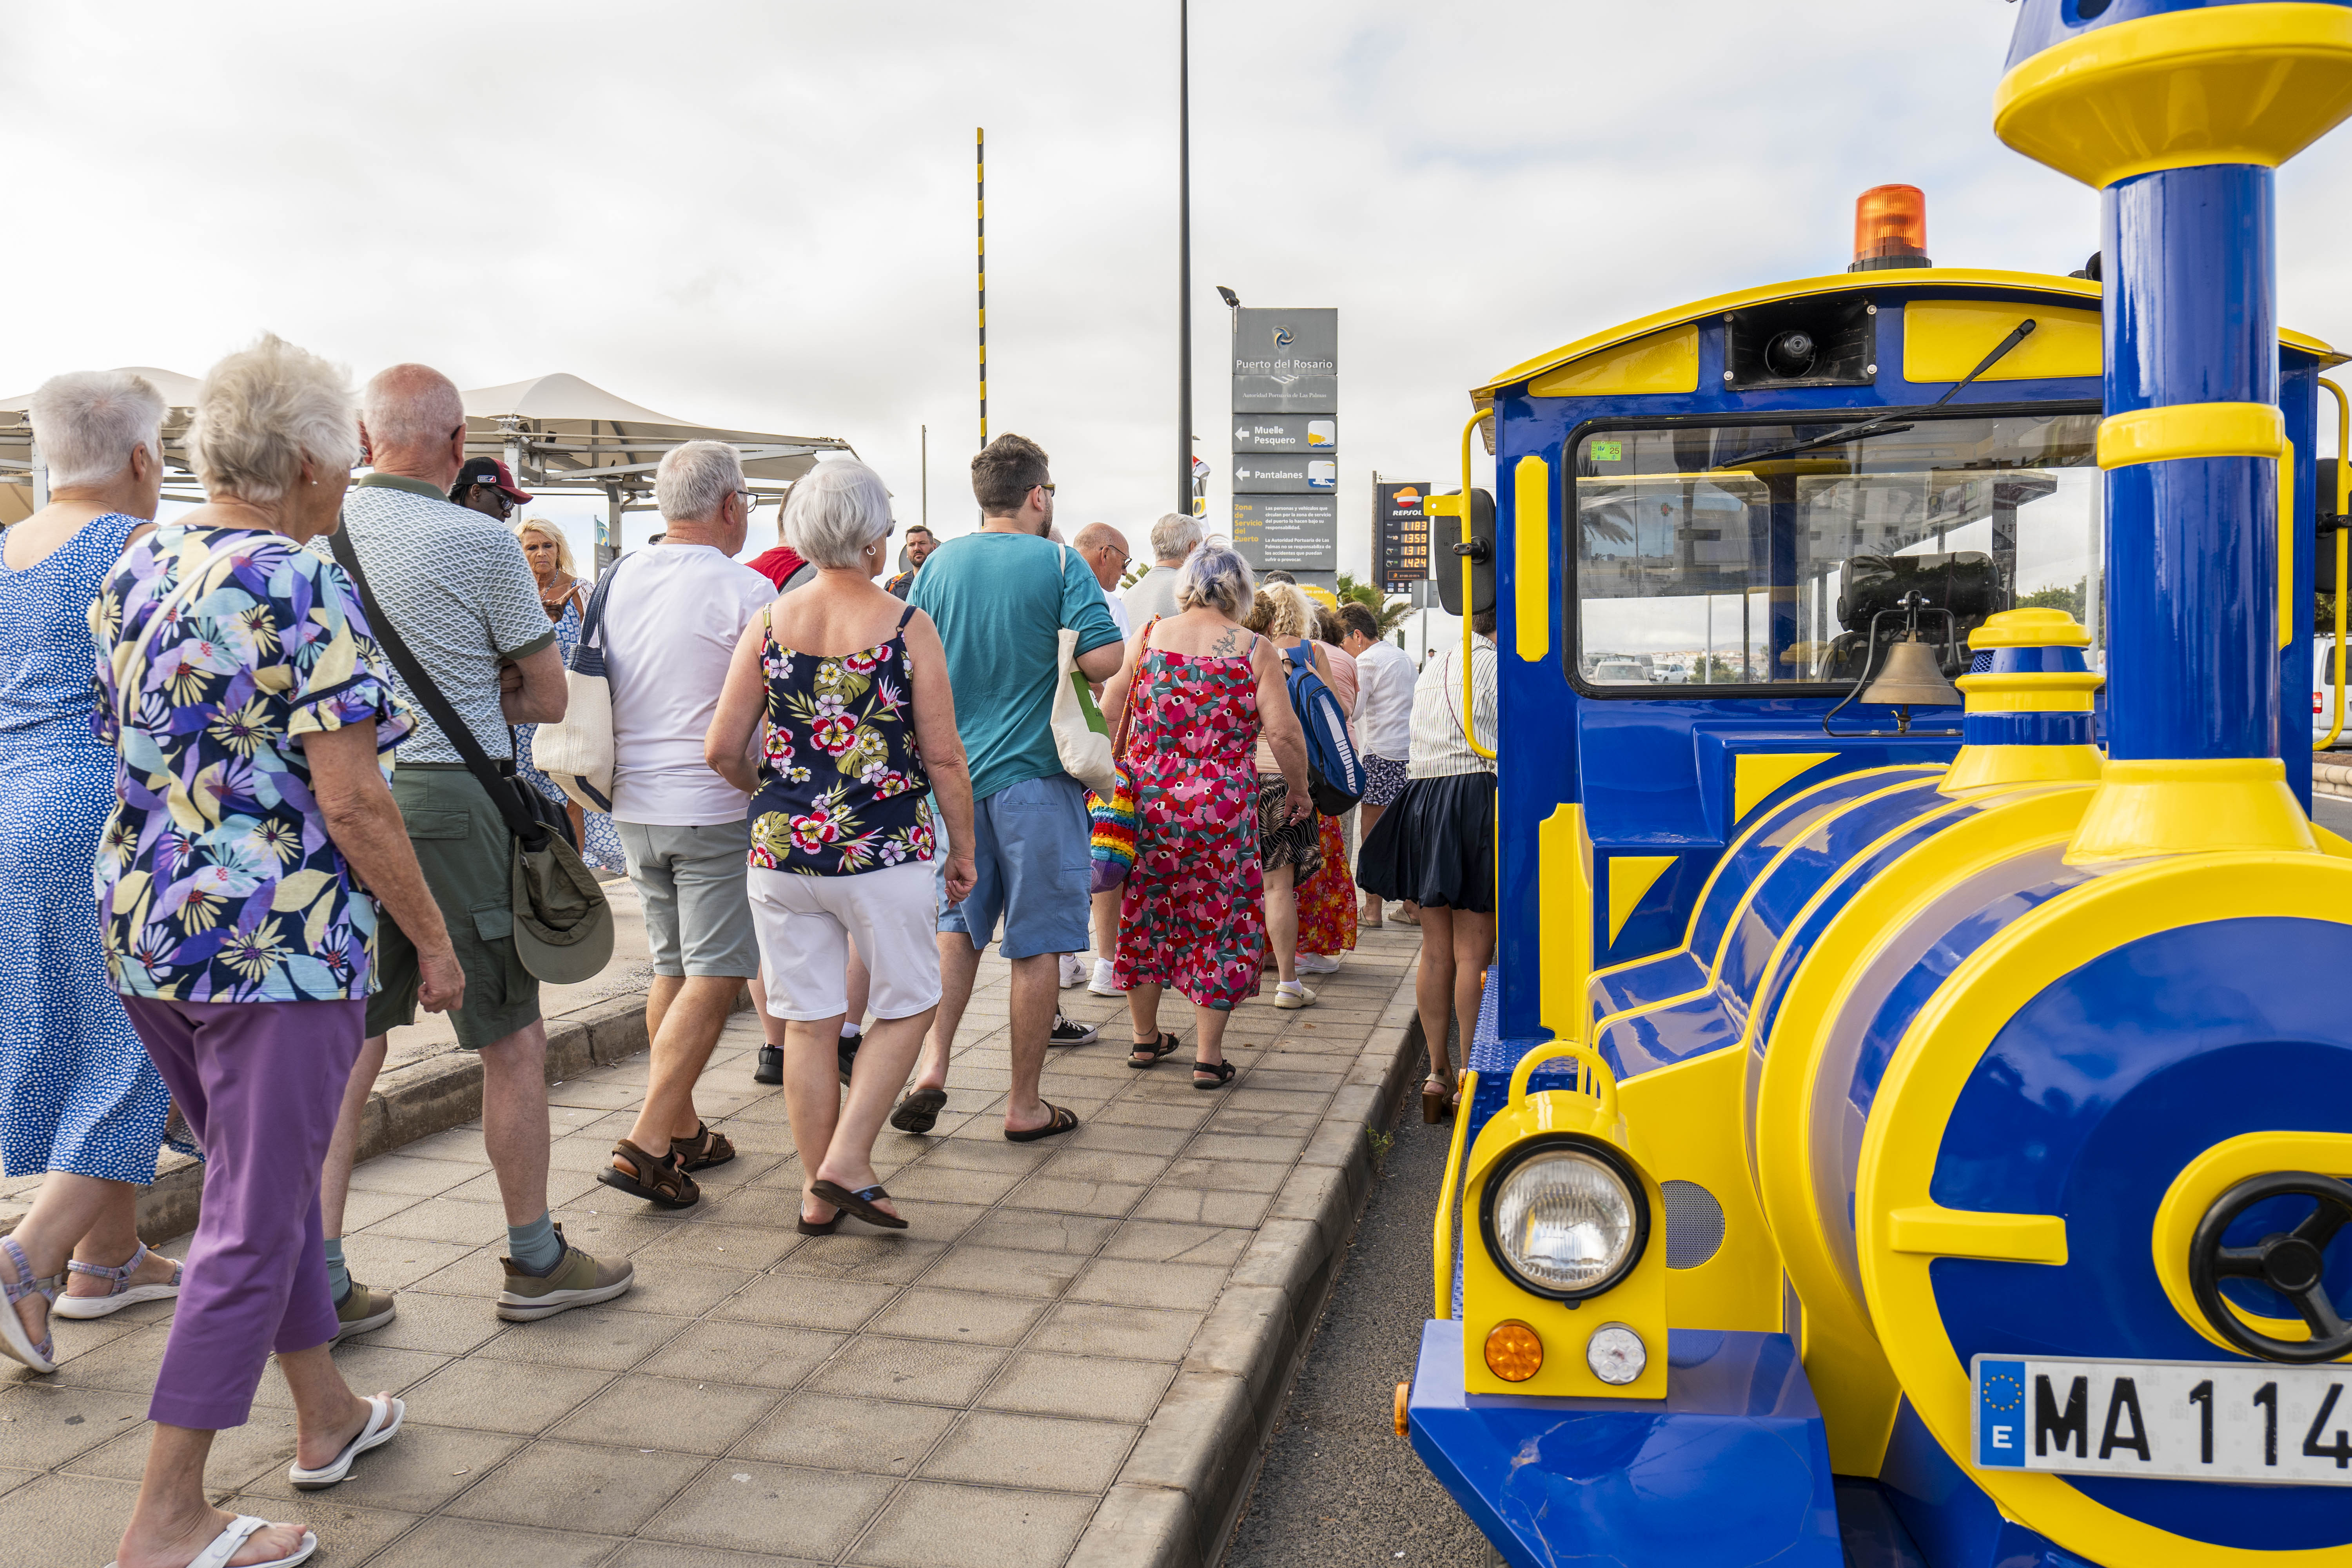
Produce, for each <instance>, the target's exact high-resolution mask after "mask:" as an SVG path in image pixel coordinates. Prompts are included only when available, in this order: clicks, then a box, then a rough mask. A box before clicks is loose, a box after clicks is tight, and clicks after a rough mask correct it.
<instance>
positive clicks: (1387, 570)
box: [1372, 482, 1429, 594]
mask: <svg viewBox="0 0 2352 1568" xmlns="http://www.w3.org/2000/svg"><path fill="white" fill-rule="evenodd" d="M1428 494H1429V486H1428V485H1426V484H1414V483H1410V482H1402V483H1388V482H1383V483H1381V484H1377V485H1374V486H1373V487H1372V540H1373V543H1374V546H1375V549H1376V552H1377V554H1378V557H1379V560H1378V565H1379V568H1380V574H1381V592H1383V593H1388V594H1409V593H1411V592H1412V585H1413V584H1415V583H1420V582H1424V581H1426V580H1427V579H1428V577H1429V518H1428V515H1427V514H1426V513H1425V512H1424V510H1423V507H1422V501H1423V500H1424V499H1425V498H1426V497H1427V496H1428Z"/></svg>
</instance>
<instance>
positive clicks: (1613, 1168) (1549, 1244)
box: [1479, 1138, 1650, 1301]
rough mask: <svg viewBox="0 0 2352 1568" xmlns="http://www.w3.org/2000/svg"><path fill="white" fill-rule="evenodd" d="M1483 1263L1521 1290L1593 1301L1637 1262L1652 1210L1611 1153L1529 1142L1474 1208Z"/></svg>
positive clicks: (1582, 1144)
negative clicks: (1482, 1238)
mask: <svg viewBox="0 0 2352 1568" xmlns="http://www.w3.org/2000/svg"><path fill="white" fill-rule="evenodd" d="M1479 1222H1480V1225H1481V1226H1482V1227H1483V1228H1484V1230H1485V1232H1486V1250H1487V1253H1488V1255H1489V1256H1491V1257H1492V1258H1495V1259H1496V1261H1497V1262H1498V1263H1500V1264H1501V1265H1502V1266H1503V1269H1504V1271H1505V1272H1506V1273H1507V1274H1508V1275H1510V1277H1511V1279H1513V1281H1514V1282H1515V1283H1517V1285H1518V1286H1519V1287H1520V1288H1521V1289H1526V1290H1529V1291H1532V1292H1533V1293H1534V1294H1536V1295H1538V1296H1546V1297H1549V1298H1550V1299H1551V1300H1556V1301H1575V1300H1582V1299H1583V1298H1585V1297H1587V1296H1595V1295H1599V1294H1600V1293H1601V1291H1603V1290H1606V1289H1609V1288H1610V1287H1611V1286H1612V1285H1614V1284H1616V1283H1617V1282H1618V1281H1619V1280H1621V1279H1623V1278H1624V1277H1625V1276H1626V1274H1627V1273H1628V1272H1630V1271H1631V1270H1632V1268H1633V1265H1634V1264H1635V1263H1637V1262H1639V1261H1640V1260H1641V1257H1642V1248H1643V1245H1644V1244H1645V1243H1646V1242H1647V1241H1648V1240H1649V1234H1650V1205H1649V1202H1648V1200H1647V1199H1646V1198H1645V1197H1644V1196H1643V1192H1642V1183H1641V1178H1640V1177H1639V1176H1638V1175H1637V1174H1636V1173H1634V1171H1633V1167H1632V1166H1631V1165H1630V1164H1629V1163H1627V1162H1626V1160H1625V1157H1624V1156H1623V1155H1622V1154H1620V1153H1619V1152H1617V1151H1616V1150H1615V1149H1613V1148H1610V1147H1608V1146H1606V1145H1603V1144H1601V1143H1598V1142H1588V1141H1586V1140H1584V1139H1580V1138H1543V1139H1535V1140H1531V1141H1530V1142H1527V1143H1526V1144H1523V1145H1522V1146H1520V1147H1519V1148H1518V1149H1517V1150H1515V1151H1513V1152H1511V1154H1510V1155H1508V1156H1507V1158H1506V1159H1505V1160H1504V1162H1503V1163H1502V1164H1501V1165H1500V1166H1499V1167H1497V1169H1496V1172H1495V1173H1494V1175H1492V1176H1491V1177H1489V1178H1488V1179H1487V1181H1486V1193H1485V1197H1484V1199H1483V1201H1482V1202H1481V1204H1480V1205H1479Z"/></svg>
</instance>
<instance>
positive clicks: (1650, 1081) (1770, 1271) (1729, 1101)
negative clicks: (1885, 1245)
mask: <svg viewBox="0 0 2352 1568" xmlns="http://www.w3.org/2000/svg"><path fill="white" fill-rule="evenodd" d="M1745 1056H1746V1053H1744V1052H1743V1051H1741V1050H1740V1049H1739V1047H1737V1046H1726V1047H1724V1048H1723V1049H1721V1050H1718V1051H1709V1052H1707V1053H1706V1055H1705V1056H1702V1057H1693V1058H1690V1060H1688V1061H1683V1062H1676V1063H1675V1065H1674V1066H1672V1067H1668V1068H1654V1069H1653V1070H1651V1071H1649V1072H1643V1073H1635V1074H1634V1075H1633V1077H1631V1078H1629V1079H1626V1080H1625V1081H1624V1082H1623V1083H1622V1084H1620V1085H1618V1086H1617V1093H1618V1098H1619V1100H1620V1102H1621V1103H1622V1105H1623V1106H1624V1108H1625V1120H1626V1121H1627V1122H1628V1123H1629V1124H1631V1125H1632V1126H1634V1127H1638V1128H1640V1129H1641V1132H1642V1152H1643V1156H1644V1160H1643V1164H1644V1168H1645V1169H1646V1170H1647V1171H1648V1172H1649V1173H1650V1174H1651V1175H1652V1176H1654V1177H1655V1178H1656V1179H1657V1181H1658V1182H1659V1183H1660V1184H1661V1185H1663V1184H1665V1183H1667V1182H1690V1183H1694V1184H1696V1185H1698V1186H1700V1187H1703V1188H1705V1189H1706V1193H1707V1195H1708V1196H1710V1197H1712V1198H1714V1199H1715V1201H1716V1203H1717V1205H1719V1206H1720V1207H1721V1208H1722V1210H1723V1243H1722V1245H1721V1246H1719V1247H1717V1248H1716V1249H1715V1255H1714V1256H1713V1257H1711V1258H1708V1259H1707V1260H1706V1262H1704V1263H1700V1264H1696V1265H1694V1266H1693V1267H1691V1268H1673V1267H1671V1266H1670V1267H1669V1268H1667V1270H1666V1321H1667V1323H1669V1324H1670V1325H1672V1326H1673V1327H1675V1328H1677V1329H1711V1330H1720V1331H1725V1332H1739V1333H1778V1332H1779V1331H1780V1249H1779V1248H1778V1247H1775V1246H1773V1244H1772V1233H1771V1231H1770V1230H1769V1228H1768V1227H1767V1226H1765V1224H1764V1208H1763V1205H1760V1204H1759V1203H1758V1202H1757V1201H1756V1185H1755V1183H1754V1182H1753V1181H1752V1180H1751V1179H1750V1177H1749V1175H1748V1159H1747V1154H1746V1148H1747V1140H1746V1139H1744V1138H1743V1137H1741V1136H1740V1130H1739V1123H1740V1118H1741V1116H1742V1115H1743V1114H1744V1113H1745V1111H1746V1110H1747V1097H1746V1094H1745V1092H1744V1089H1745V1084H1746V1080H1747V1063H1746V1060H1745ZM1660 1217H1661V1220H1662V1221H1663V1218H1664V1216H1663V1215H1661V1216H1660ZM1663 1229H1664V1226H1663V1224H1661V1226H1658V1227H1656V1228H1655V1229H1654V1231H1653V1240H1652V1245H1653V1246H1660V1245H1663V1243H1664V1236H1663Z"/></svg>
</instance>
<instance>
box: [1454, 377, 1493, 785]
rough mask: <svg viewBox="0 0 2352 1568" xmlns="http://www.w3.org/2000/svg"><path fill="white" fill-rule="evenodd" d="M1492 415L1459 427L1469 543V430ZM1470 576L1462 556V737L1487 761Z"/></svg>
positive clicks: (1487, 412) (1481, 413)
mask: <svg viewBox="0 0 2352 1568" xmlns="http://www.w3.org/2000/svg"><path fill="white" fill-rule="evenodd" d="M1494 416H1495V411H1494V409H1492V408H1491V407H1490V408H1481V409H1480V410H1478V412H1477V413H1475V414H1473V415H1472V416H1470V418H1469V420H1468V421H1467V422H1466V423H1465V425H1464V426H1462V533H1463V542H1464V543H1465V544H1467V543H1468V542H1469V534H1470V515H1471V509H1470V432H1471V431H1473V430H1475V429H1476V428H1478V426H1480V425H1481V424H1482V423H1484V422H1485V421H1486V420H1489V419H1492V418H1493V417H1494ZM1470 575H1471V559H1470V557H1469V556H1467V555H1465V556H1463V557H1462V738H1463V739H1464V740H1465V741H1467V742H1470V750H1471V751H1472V752H1474V753H1475V754H1476V755H1478V756H1480V757H1483V758H1485V759H1486V761H1487V762H1490V763H1491V762H1493V761H1494V760H1495V753H1494V752H1490V751H1488V750H1487V749H1486V747H1484V746H1482V745H1480V744H1479V743H1478V703H1477V699H1476V698H1475V697H1474V696H1473V695H1472V694H1471V689H1470V666H1471V664H1472V662H1473V658H1472V656H1473V653H1474V651H1475V648H1476V646H1477V643H1476V637H1477V634H1476V633H1475V631H1474V630H1473V629H1472V628H1473V626H1474V625H1475V622H1476V621H1477V618H1478V617H1477V616H1476V615H1475V614H1474V613H1473V612H1474V608H1475V606H1474V605H1473V602H1472V600H1471V597H1470Z"/></svg>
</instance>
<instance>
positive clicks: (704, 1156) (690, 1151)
mask: <svg viewBox="0 0 2352 1568" xmlns="http://www.w3.org/2000/svg"><path fill="white" fill-rule="evenodd" d="M669 1152H671V1153H672V1154H675V1155H677V1158H678V1161H679V1163H681V1164H683V1165H684V1166H685V1168H686V1169H688V1170H689V1171H707V1170H709V1168H710V1167H711V1166H713V1165H723V1164H725V1163H727V1162H728V1161H730V1160H732V1159H733V1158H734V1157H735V1145H734V1143H733V1142H732V1141H730V1139H729V1138H728V1136H727V1134H726V1133H724V1132H713V1131H711V1130H710V1126H709V1123H708V1122H703V1121H698V1122H696V1123H695V1124H694V1135H693V1136H692V1137H690V1138H673V1139H671V1140H670V1141H669Z"/></svg>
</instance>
